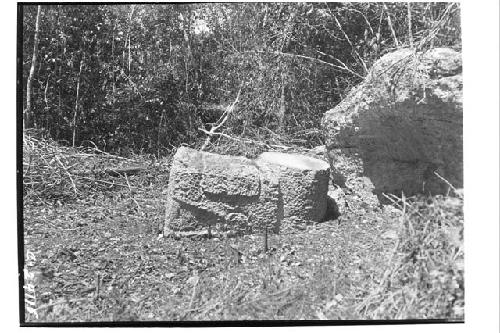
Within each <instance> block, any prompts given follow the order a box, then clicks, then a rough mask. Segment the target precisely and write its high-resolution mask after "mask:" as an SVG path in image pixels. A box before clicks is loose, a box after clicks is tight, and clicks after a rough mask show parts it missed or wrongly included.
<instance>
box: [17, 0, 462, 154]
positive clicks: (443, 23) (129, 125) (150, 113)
mask: <svg viewBox="0 0 500 333" xmlns="http://www.w3.org/2000/svg"><path fill="white" fill-rule="evenodd" d="M20 6H21V9H22V10H23V32H22V42H23V54H22V61H23V84H22V87H23V93H24V102H25V104H26V97H27V95H26V94H27V91H26V89H27V88H26V84H25V82H26V80H27V79H28V76H29V72H30V68H31V65H32V63H34V64H36V66H35V68H34V75H33V82H32V100H31V106H30V108H29V110H27V111H28V112H29V114H28V116H29V117H25V120H27V121H28V123H27V124H26V126H27V127H35V128H43V129H45V130H46V131H48V133H50V136H51V137H53V138H54V139H56V140H59V141H65V142H67V143H68V144H73V145H97V146H98V147H99V148H100V149H102V150H106V151H112V152H117V153H122V154H126V153H127V152H148V153H153V154H157V155H161V154H163V153H166V152H168V151H169V150H171V149H172V148H173V147H175V146H177V145H179V144H182V143H187V144H190V145H196V144H199V142H200V141H201V140H200V139H202V138H203V136H204V133H203V132H201V131H200V130H199V128H206V129H208V128H209V126H210V124H211V123H215V122H216V121H217V119H219V117H220V116H221V114H222V112H223V111H224V108H225V107H226V106H227V105H229V104H231V103H232V101H233V100H234V99H235V97H236V95H237V92H238V91H239V90H240V89H241V97H240V99H239V103H238V105H237V108H236V109H235V112H234V113H233V114H232V116H231V119H229V122H228V123H227V128H226V133H227V134H231V135H234V136H238V137H248V138H258V139H260V140H266V139H268V138H270V137H273V136H287V135H289V134H293V136H294V139H295V140H298V141H299V142H301V143H302V144H303V145H306V146H307V145H315V144H319V143H320V142H321V138H320V136H319V135H318V131H317V128H318V126H319V122H320V119H321V116H322V114H323V113H324V112H325V111H326V110H328V109H329V108H331V107H333V106H334V105H335V104H337V103H338V102H339V101H340V100H341V99H342V98H343V96H345V94H346V93H347V92H348V90H349V89H351V88H352V86H354V85H355V84H357V83H359V82H360V81H361V80H362V78H363V77H364V76H365V75H366V73H367V70H368V69H369V68H370V66H371V65H372V64H373V62H374V61H375V60H377V59H378V58H379V57H380V56H381V55H383V54H385V53H387V52H390V51H392V50H394V49H396V48H400V47H412V46H413V47H415V48H429V47H438V46H447V47H454V48H460V47H461V42H460V13H459V6H458V4H454V3H412V4H411V5H409V4H407V3H386V4H383V3H206V4H176V5H172V4H162V5H151V4H119V5H118V4H113V5H108V4H100V5H73V4H71V5H68V4H65V5H60V4H59V5H43V6H42V11H41V17H40V22H39V24H40V31H39V46H38V54H37V62H33V61H32V57H33V44H34V36H35V20H36V14H37V6H34V5H20ZM409 6H410V7H409ZM24 107H25V110H26V106H24Z"/></svg>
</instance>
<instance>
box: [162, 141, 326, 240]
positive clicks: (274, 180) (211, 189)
mask: <svg viewBox="0 0 500 333" xmlns="http://www.w3.org/2000/svg"><path fill="white" fill-rule="evenodd" d="M265 154H266V153H264V154H263V155H262V156H261V157H260V158H259V159H258V160H257V161H253V160H250V159H247V158H244V157H236V156H225V155H218V154H212V153H206V152H200V151H197V150H194V149H190V148H186V147H180V148H179V149H178V150H177V153H176V154H175V156H174V158H173V162H172V166H171V169H170V178H169V186H168V190H167V203H166V216H165V227H164V228H165V232H166V233H169V232H171V231H195V230H200V229H204V228H206V227H207V226H223V228H224V229H225V230H227V231H232V232H237V233H254V232H262V231H263V230H264V228H267V229H268V230H269V231H270V232H275V233H277V232H279V231H280V229H281V227H282V222H283V220H284V215H285V214H286V219H285V220H286V221H288V220H290V218H293V219H296V220H300V221H303V220H313V221H319V220H321V219H322V218H323V215H324V214H325V210H326V191H327V188H328V173H329V169H328V168H329V166H328V163H326V162H324V161H320V160H316V159H313V158H308V157H305V156H294V155H290V154H283V155H284V156H280V158H282V159H284V158H285V157H287V158H288V161H294V163H295V164H296V165H295V167H290V166H286V165H282V164H280V163H276V161H274V160H273V159H272V158H270V159H267V160H266V156H268V157H269V156H271V155H272V154H274V153H271V155H265ZM297 161H299V162H300V163H298V164H297ZM301 163H302V164H301ZM325 178H326V181H325ZM323 183H324V184H323ZM299 192H300V193H299Z"/></svg>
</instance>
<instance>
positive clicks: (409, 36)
mask: <svg viewBox="0 0 500 333" xmlns="http://www.w3.org/2000/svg"><path fill="white" fill-rule="evenodd" d="M407 5H408V38H409V39H410V47H411V48H413V33H412V31H411V4H410V3H409V2H408V3H407Z"/></svg>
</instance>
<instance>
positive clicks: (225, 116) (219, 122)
mask: <svg viewBox="0 0 500 333" xmlns="http://www.w3.org/2000/svg"><path fill="white" fill-rule="evenodd" d="M242 86H243V84H241V85H240V89H239V90H238V94H237V95H236V99H235V100H234V102H233V103H232V104H231V105H230V106H229V107H228V108H227V109H226V111H225V112H224V113H223V114H222V116H221V117H220V118H219V120H217V122H216V124H215V125H214V126H212V128H211V129H210V132H207V131H205V130H203V132H205V133H207V134H208V136H207V138H206V139H205V143H203V146H202V147H201V149H200V150H201V151H203V150H205V148H207V146H208V144H209V143H210V140H211V139H212V136H213V135H214V133H215V131H217V130H218V129H219V128H220V127H221V126H222V125H224V123H225V122H226V121H227V119H228V118H229V115H230V114H231V113H232V112H233V110H234V107H235V106H236V104H237V103H238V101H239V99H240V94H241V88H242Z"/></svg>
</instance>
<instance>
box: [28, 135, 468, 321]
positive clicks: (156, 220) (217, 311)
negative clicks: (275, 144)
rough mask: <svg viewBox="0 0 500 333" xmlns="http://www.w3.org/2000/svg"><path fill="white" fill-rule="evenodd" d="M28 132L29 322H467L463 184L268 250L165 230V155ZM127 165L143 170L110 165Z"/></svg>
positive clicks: (290, 233)
mask: <svg viewBox="0 0 500 333" xmlns="http://www.w3.org/2000/svg"><path fill="white" fill-rule="evenodd" d="M23 139H24V141H23V204H24V221H23V225H24V235H23V236H24V250H25V256H28V252H30V260H29V261H27V265H26V270H27V271H28V272H30V273H34V279H32V280H30V281H26V282H27V283H32V284H34V285H35V296H36V301H35V308H36V309H37V314H38V316H37V317H36V316H35V315H34V314H30V313H28V312H27V314H26V316H27V317H26V321H27V322H84V321H135V320H137V321H178V320H246V319H247V320H264V319H273V320H279V319H286V320H301V319H316V320H317V319H340V320H343V319H412V318H416V319H447V320H458V321H461V320H463V319H464V313H463V308H464V287H463V284H464V282H463V211H462V206H463V198H462V195H461V193H460V192H459V191H454V190H453V189H451V191H450V194H449V195H447V196H437V197H415V198H404V197H402V198H399V197H394V196H389V195H388V196H387V198H388V199H390V200H391V201H392V204H391V205H385V206H381V207H379V208H376V209H370V208H363V207H362V206H358V205H355V204H353V205H351V206H349V208H346V209H345V211H344V212H343V213H342V215H341V216H340V218H338V219H337V220H333V221H327V222H324V223H318V224H314V225H308V226H307V227H304V229H303V230H285V231H284V232H283V233H281V234H279V235H272V236H270V237H269V244H268V245H269V249H268V251H267V252H264V251H263V235H246V236H244V237H239V238H234V237H233V238H231V237H226V236H225V235H224V234H223V233H216V234H215V236H214V237H212V238H207V237H206V236H204V235H198V236H191V237H178V238H174V237H169V236H165V237H162V236H161V234H160V230H161V225H162V223H163V213H164V199H165V190H166V185H167V184H168V171H169V161H170V158H169V157H167V158H165V159H162V160H157V159H156V158H155V157H154V156H149V155H133V156H130V157H129V158H124V157H118V156H114V155H110V154H108V153H105V152H103V151H101V150H99V149H97V148H67V147H62V146H60V145H58V144H57V143H56V142H54V141H52V140H50V139H48V138H47V137H45V136H44V135H42V134H41V133H39V132H33V131H31V132H30V131H26V133H25V135H24V138H23ZM230 142H232V143H231V144H230ZM217 143H219V145H216V146H215V147H212V148H211V149H212V150H213V151H217V150H219V151H220V152H226V153H233V154H241V155H252V154H254V153H256V152H257V151H258V150H259V149H260V148H259V145H253V146H252V145H251V144H249V143H248V142H247V143H242V142H239V143H237V142H235V141H234V140H229V141H227V142H222V141H220V142H216V143H215V144H217ZM221 150H222V151H221ZM131 165H141V166H144V167H145V171H144V172H142V173H140V174H137V175H131V176H125V175H124V176H118V177H113V176H111V175H110V174H109V173H106V172H105V170H107V169H113V168H118V167H123V166H131ZM346 199H347V200H350V202H354V203H355V202H356V199H355V198H354V197H352V198H350V197H349V194H347V198H346ZM358 200H360V199H359V198H358ZM361 200H362V198H361Z"/></svg>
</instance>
